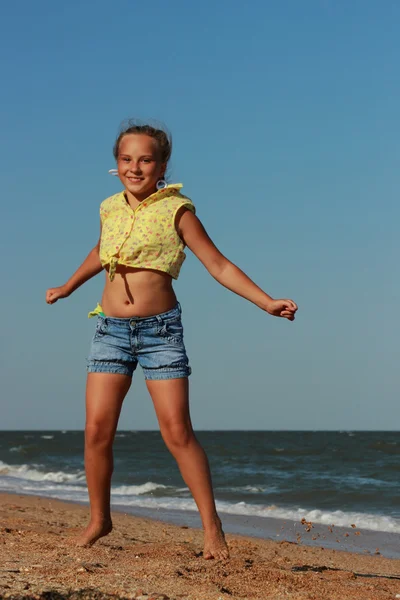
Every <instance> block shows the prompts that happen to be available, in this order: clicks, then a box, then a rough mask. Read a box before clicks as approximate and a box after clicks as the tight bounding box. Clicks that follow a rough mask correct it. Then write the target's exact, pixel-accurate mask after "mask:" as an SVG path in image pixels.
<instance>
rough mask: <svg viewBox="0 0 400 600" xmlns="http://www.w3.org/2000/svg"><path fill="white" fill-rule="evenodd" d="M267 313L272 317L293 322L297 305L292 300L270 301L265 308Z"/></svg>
mask: <svg viewBox="0 0 400 600" xmlns="http://www.w3.org/2000/svg"><path fill="white" fill-rule="evenodd" d="M266 311H267V313H269V314H270V315H273V316H274V317H282V318H284V319H288V321H294V315H295V312H296V311H297V304H296V303H295V302H293V300H288V299H281V300H271V302H269V303H268V306H267V308H266Z"/></svg>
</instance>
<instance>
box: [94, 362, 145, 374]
mask: <svg viewBox="0 0 400 600" xmlns="http://www.w3.org/2000/svg"><path fill="white" fill-rule="evenodd" d="M86 371H87V372H88V373H114V374H117V375H128V376H129V377H132V376H133V371H134V370H133V369H128V368H127V367H124V366H122V365H114V364H107V363H102V364H93V363H92V364H88V365H87V368H86Z"/></svg>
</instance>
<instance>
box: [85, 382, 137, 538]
mask: <svg viewBox="0 0 400 600" xmlns="http://www.w3.org/2000/svg"><path fill="white" fill-rule="evenodd" d="M131 381H132V379H131V377H129V376H128V375H121V374H117V373H88V377H87V384H86V427H85V470H86V480H87V486H88V491H89V501H90V522H89V525H88V526H87V527H86V529H85V531H84V532H83V533H82V534H81V535H80V537H79V538H78V541H77V545H78V546H91V545H92V544H94V543H95V542H96V541H97V540H98V539H99V538H100V537H103V536H104V535H107V534H108V533H110V531H111V529H112V522H111V512H110V489H111V475H112V472H113V452H112V445H113V441H114V435H115V431H116V428H117V424H118V418H119V415H120V412H121V407H122V402H123V400H124V398H125V396H126V394H127V392H128V390H129V387H130V385H131Z"/></svg>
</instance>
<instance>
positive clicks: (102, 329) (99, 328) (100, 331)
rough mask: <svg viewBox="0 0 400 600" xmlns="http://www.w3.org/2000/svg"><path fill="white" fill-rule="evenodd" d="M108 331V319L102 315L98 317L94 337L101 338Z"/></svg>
mask: <svg viewBox="0 0 400 600" xmlns="http://www.w3.org/2000/svg"><path fill="white" fill-rule="evenodd" d="M105 333H107V323H106V320H105V319H103V318H102V317H97V323H96V330H95V332H94V337H95V339H96V338H100V337H101V336H102V335H104V334H105Z"/></svg>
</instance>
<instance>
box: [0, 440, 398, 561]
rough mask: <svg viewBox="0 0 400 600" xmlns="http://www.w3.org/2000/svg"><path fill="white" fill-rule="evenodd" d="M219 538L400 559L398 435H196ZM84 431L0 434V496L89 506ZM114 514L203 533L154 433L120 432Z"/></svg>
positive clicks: (171, 462) (175, 470)
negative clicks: (211, 492)
mask: <svg viewBox="0 0 400 600" xmlns="http://www.w3.org/2000/svg"><path fill="white" fill-rule="evenodd" d="M196 435H197V437H198V439H199V441H200V442H201V444H202V445H203V447H204V448H205V450H206V452H207V455H208V458H209V462H210V466H211V471H212V477H213V485H214V491H215V497H216V503H217V509H218V512H219V513H220V514H221V516H222V519H223V523H224V528H225V531H227V532H231V533H239V534H244V535H249V536H253V537H254V536H255V537H262V538H267V539H275V540H277V541H281V542H285V541H286V542H293V543H305V544H314V545H318V546H324V547H329V548H336V549H337V550H351V551H355V552H367V553H373V554H382V555H386V556H389V557H396V558H400V477H399V475H400V468H399V467H400V432H390V431H385V432H383V431H379V432H377V431H375V432H374V431H200V432H196ZM83 448H84V433H83V432H82V431H2V432H0V492H9V493H14V494H28V495H35V496H42V497H48V498H58V499H60V500H66V501H72V502H78V503H84V504H86V503H88V495H87V490H86V480H85V473H84V463H83ZM114 461H115V464H114V474H113V480H112V507H113V509H114V510H119V511H122V512H124V513H131V514H135V515H139V516H146V517H150V518H154V519H158V520H161V521H170V522H174V523H178V524H180V525H182V526H196V527H199V526H200V525H201V523H200V520H199V516H198V513H197V509H196V506H195V503H194V501H193V499H192V497H191V494H190V492H189V490H188V488H187V487H186V486H185V483H184V482H183V480H182V478H181V475H180V473H179V470H178V468H177V465H176V463H175V461H174V459H173V458H172V456H171V455H170V454H169V452H168V450H167V449H166V447H165V445H164V442H163V440H162V438H161V435H160V433H159V432H158V431H118V432H117V434H116V438H115V443H114Z"/></svg>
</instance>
